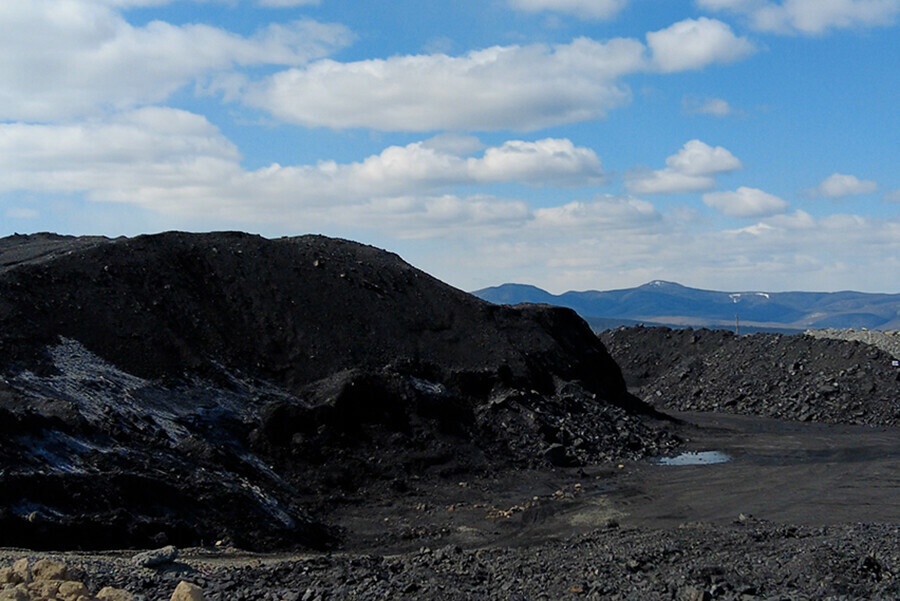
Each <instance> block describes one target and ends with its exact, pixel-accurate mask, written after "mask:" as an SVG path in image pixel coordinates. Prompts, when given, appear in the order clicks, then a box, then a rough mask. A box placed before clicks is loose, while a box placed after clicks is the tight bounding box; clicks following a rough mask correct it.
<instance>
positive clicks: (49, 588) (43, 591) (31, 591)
mask: <svg viewBox="0 0 900 601" xmlns="http://www.w3.org/2000/svg"><path fill="white" fill-rule="evenodd" d="M62 582H63V581H62V580H35V581H34V582H32V583H30V584H28V585H26V587H27V590H28V595H29V596H30V597H31V598H32V599H54V598H56V596H57V594H58V593H59V585H60V583H62Z"/></svg>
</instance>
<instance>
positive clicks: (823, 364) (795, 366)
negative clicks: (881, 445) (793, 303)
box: [600, 327, 900, 426]
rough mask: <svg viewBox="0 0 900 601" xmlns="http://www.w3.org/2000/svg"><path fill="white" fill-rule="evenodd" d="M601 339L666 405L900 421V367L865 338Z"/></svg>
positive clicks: (673, 334) (674, 333)
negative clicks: (866, 341) (867, 342)
mask: <svg viewBox="0 0 900 601" xmlns="http://www.w3.org/2000/svg"><path fill="white" fill-rule="evenodd" d="M600 338H601V340H602V341H603V343H604V344H605V345H606V347H607V348H608V349H609V351H610V353H611V354H612V356H613V358H614V359H615V360H616V361H617V362H618V363H619V365H620V366H621V367H622V370H623V373H624V377H625V379H626V381H627V382H628V386H629V388H630V389H631V390H632V391H633V392H634V393H635V394H636V395H637V396H640V397H641V398H644V399H646V400H647V401H649V402H651V403H653V404H654V405H655V406H657V407H659V408H665V409H675V410H682V411H725V412H729V413H740V414H746V415H761V416H766V417H774V418H779V419H787V420H797V421H816V422H827V423H836V424H838V423H844V424H866V425H883V426H897V425H900V369H898V368H897V367H896V366H894V365H893V361H894V359H893V357H891V355H889V354H887V353H886V352H884V351H883V350H880V349H879V348H876V347H875V346H871V345H868V344H865V343H863V342H859V341H847V340H837V339H830V338H813V337H811V336H806V335H803V334H797V335H791V336H787V335H782V334H765V333H760V334H752V335H749V336H736V335H735V334H734V333H732V332H728V331H723V330H691V329H686V330H672V329H669V328H645V327H635V328H619V329H616V330H610V331H607V332H603V333H602V334H601V335H600Z"/></svg>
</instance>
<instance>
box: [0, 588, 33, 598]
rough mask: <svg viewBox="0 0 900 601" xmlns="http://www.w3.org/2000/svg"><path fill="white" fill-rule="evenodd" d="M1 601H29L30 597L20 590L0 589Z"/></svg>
mask: <svg viewBox="0 0 900 601" xmlns="http://www.w3.org/2000/svg"><path fill="white" fill-rule="evenodd" d="M0 601H28V595H26V594H25V592H24V591H22V590H21V589H19V588H5V589H0Z"/></svg>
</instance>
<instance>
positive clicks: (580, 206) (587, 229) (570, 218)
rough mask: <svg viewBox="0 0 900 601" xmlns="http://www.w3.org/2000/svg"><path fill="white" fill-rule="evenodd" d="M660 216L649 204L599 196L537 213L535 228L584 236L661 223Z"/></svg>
mask: <svg viewBox="0 0 900 601" xmlns="http://www.w3.org/2000/svg"><path fill="white" fill-rule="evenodd" d="M660 219H661V215H660V214H659V212H658V211H657V210H656V207H654V206H653V205H652V204H651V203H649V202H647V201H646V200H641V199H638V198H632V197H629V196H609V195H608V196H599V197H597V198H595V199H593V200H591V201H575V202H570V203H567V204H564V205H561V206H556V207H547V208H542V209H536V210H535V211H534V223H533V227H535V228H537V229H538V230H540V231H542V232H544V233H547V232H548V231H554V230H555V231H557V232H559V231H565V232H566V235H571V234H572V233H574V232H576V231H579V232H581V233H582V234H584V235H589V234H594V235H596V234H599V233H600V232H602V231H608V230H610V229H616V230H630V229H633V228H636V227H644V226H647V225H649V224H654V223H656V222H658V221H660Z"/></svg>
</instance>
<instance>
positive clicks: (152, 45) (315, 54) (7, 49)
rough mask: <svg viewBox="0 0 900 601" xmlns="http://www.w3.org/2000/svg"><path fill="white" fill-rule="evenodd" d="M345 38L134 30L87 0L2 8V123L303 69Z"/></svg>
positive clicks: (302, 32) (276, 29) (201, 28)
mask: <svg viewBox="0 0 900 601" xmlns="http://www.w3.org/2000/svg"><path fill="white" fill-rule="evenodd" d="M131 4H147V2H137V3H135V2H131ZM350 37H351V36H350V33H349V32H348V31H347V29H346V28H344V27H343V26H339V25H324V24H321V23H317V22H315V21H308V20H307V21H295V22H293V23H288V24H273V25H270V26H268V27H265V28H263V29H261V30H259V31H257V32H256V33H255V34H254V35H252V36H249V37H242V36H239V35H237V34H234V33H231V32H228V31H225V30H222V29H218V28H215V27H211V26H208V25H201V24H189V25H181V26H176V25H171V24H169V23H165V22H162V21H152V22H150V23H148V24H147V25H145V26H142V27H135V26H132V25H131V24H129V23H128V22H127V21H126V20H125V19H124V18H123V17H122V15H121V14H119V13H118V12H116V10H114V9H113V8H111V7H110V6H107V5H105V4H103V3H101V2H97V1H91V0H30V1H27V2H24V1H12V2H10V1H4V2H2V3H0V56H2V57H3V60H2V61H0V81H3V82H4V83H3V86H2V87H0V120H23V121H52V120H56V119H64V118H72V117H78V116H85V115H96V114H99V113H100V112H102V111H103V110H105V109H110V108H112V109H120V110H121V109H127V108H132V107H136V106H140V105H144V104H150V103H155V102H159V101H162V100H165V99H166V98H167V97H169V96H170V95H171V94H172V93H173V92H174V91H175V90H177V89H179V88H180V87H182V86H184V85H186V84H188V83H190V82H191V81H192V80H194V79H195V78H197V77H201V76H205V75H207V74H210V73H214V72H219V71H227V70H231V69H233V68H235V67H236V66H240V65H290V66H294V65H302V64H306V63H307V62H308V61H310V60H311V59H316V58H321V57H323V56H325V55H327V54H328V53H330V52H331V51H333V50H334V49H335V48H338V47H340V46H343V45H346V44H347V43H348V42H349V39H350Z"/></svg>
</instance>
